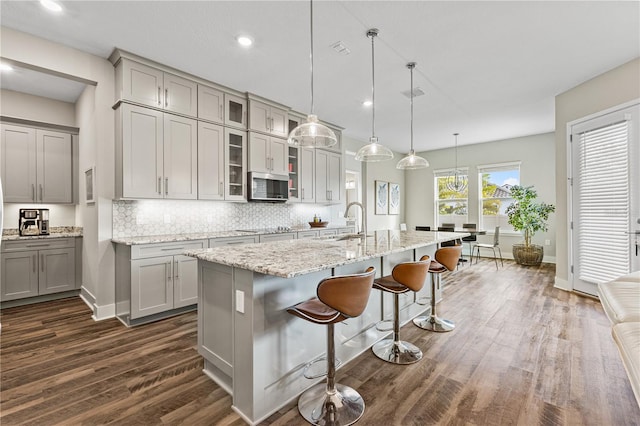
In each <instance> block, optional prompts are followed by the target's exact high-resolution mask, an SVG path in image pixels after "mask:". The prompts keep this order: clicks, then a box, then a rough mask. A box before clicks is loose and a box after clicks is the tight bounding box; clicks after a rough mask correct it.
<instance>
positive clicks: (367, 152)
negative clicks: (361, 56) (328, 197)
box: [356, 28, 393, 163]
mask: <svg viewBox="0 0 640 426" xmlns="http://www.w3.org/2000/svg"><path fill="white" fill-rule="evenodd" d="M377 35H378V29H377V28H372V29H370V30H368V31H367V37H371V138H369V142H370V143H369V144H368V145H365V146H363V147H362V148H360V149H359V150H358V152H357V153H356V160H357V161H365V162H367V163H371V162H376V161H386V160H391V159H392V158H393V152H392V151H391V150H390V149H389V148H387V147H386V146H383V145H380V144H379V143H378V138H377V137H376V136H375V134H376V72H375V67H374V63H375V61H374V58H375V56H374V52H375V50H374V47H373V44H374V43H373V40H374V39H375V38H376V37H377Z"/></svg>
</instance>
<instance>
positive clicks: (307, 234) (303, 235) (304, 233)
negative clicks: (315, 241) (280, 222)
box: [298, 231, 318, 240]
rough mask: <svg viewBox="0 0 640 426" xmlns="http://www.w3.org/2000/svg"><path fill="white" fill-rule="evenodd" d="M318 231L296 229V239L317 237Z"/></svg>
mask: <svg viewBox="0 0 640 426" xmlns="http://www.w3.org/2000/svg"><path fill="white" fill-rule="evenodd" d="M317 237H318V231H298V239H299V240H302V239H305V238H317Z"/></svg>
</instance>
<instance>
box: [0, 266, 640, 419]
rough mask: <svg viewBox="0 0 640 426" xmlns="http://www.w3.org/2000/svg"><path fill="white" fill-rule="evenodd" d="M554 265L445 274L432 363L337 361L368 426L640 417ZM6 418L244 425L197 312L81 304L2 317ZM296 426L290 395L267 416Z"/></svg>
mask: <svg viewBox="0 0 640 426" xmlns="http://www.w3.org/2000/svg"><path fill="white" fill-rule="evenodd" d="M554 275H555V271H554V266H553V265H549V264H543V265H542V266H540V267H537V268H536V267H528V268H527V267H521V266H519V265H516V264H515V263H513V262H510V261H507V262H505V266H504V268H501V269H500V270H499V271H497V272H496V270H495V266H494V264H493V262H491V261H489V260H484V261H481V262H480V264H479V265H473V266H472V267H467V266H464V267H463V268H462V269H460V270H459V271H458V272H455V273H452V274H450V275H449V276H448V277H447V278H446V281H447V283H448V287H447V288H446V291H445V294H444V300H443V302H442V303H441V304H440V305H439V309H440V312H441V314H442V316H444V317H446V318H449V319H453V320H455V321H456V323H457V328H456V329H455V330H454V331H453V332H451V333H445V334H436V333H430V332H427V331H423V330H420V329H418V328H416V327H415V326H413V325H412V324H409V325H407V326H405V327H403V328H402V330H401V336H402V338H403V339H405V340H408V341H411V342H413V343H414V344H416V345H417V346H418V347H420V348H421V349H422V351H423V352H424V358H423V359H422V360H421V361H420V362H418V363H416V364H412V365H409V366H396V365H391V364H388V363H385V362H383V361H380V360H378V359H377V358H375V357H374V356H373V354H372V353H371V352H370V351H367V352H366V353H364V354H362V355H361V356H360V357H358V358H357V359H356V360H354V361H353V362H350V363H348V364H347V365H345V366H344V367H342V368H341V369H339V370H338V381H339V382H341V383H344V384H346V385H350V386H352V387H354V388H356V389H358V391H359V392H360V393H361V394H362V396H363V397H364V399H365V401H366V404H367V408H366V412H365V414H364V416H363V417H362V419H361V420H360V422H359V424H363V425H386V426H388V425H403V426H404V425H433V424H447V425H448V424H452V425H463V424H465V425H466V424H473V425H511V424H513V425H515V424H519V425H533V424H542V425H638V424H640V409H639V407H638V405H637V403H636V401H635V399H634V397H633V394H632V391H631V387H630V385H629V381H628V379H627V376H626V374H625V371H624V368H623V366H622V363H621V361H620V356H619V354H618V351H617V349H616V347H615V345H614V343H613V340H612V338H611V326H610V324H609V322H608V320H607V318H606V317H605V315H604V313H603V311H602V308H601V306H600V304H599V302H598V301H597V300H594V299H591V298H587V297H581V296H578V295H576V294H572V293H567V292H564V291H561V290H557V289H554V288H553V279H554ZM0 321H1V323H2V330H1V335H0V336H1V349H0V369H1V373H2V382H1V383H0V387H1V391H0V404H1V405H0V423H1V424H2V425H3V426H7V425H27V424H28V425H49V424H63V425H76V424H84V425H102V424H120V425H156V424H174V425H178V424H185V425H242V424H244V423H243V422H242V420H240V418H239V417H238V415H237V414H235V413H234V412H233V411H232V410H231V408H230V405H231V399H230V398H229V396H228V395H227V394H226V393H225V392H224V391H223V390H221V389H220V388H219V387H218V386H216V385H215V384H214V383H213V382H212V381H211V380H209V379H208V378H207V377H206V376H205V375H204V374H203V373H202V371H201V370H202V359H201V357H200V356H199V355H198V354H197V352H196V349H195V345H196V315H195V313H188V314H184V315H181V316H178V317H174V318H171V319H168V320H164V321H160V322H157V323H154V324H150V325H146V326H141V327H138V328H133V329H127V328H126V327H124V326H123V325H122V324H121V323H120V322H118V321H117V320H115V319H113V320H106V321H101V322H94V321H93V320H92V319H91V317H90V312H89V310H88V309H87V307H86V306H85V305H84V304H83V303H82V302H81V301H80V300H79V299H77V298H76V299H66V300H62V301H56V302H48V303H42V304H39V305H32V306H26V307H19V308H11V309H5V310H3V311H2V313H1V317H0ZM264 424H267V425H302V424H305V422H304V421H303V420H302V419H301V418H300V417H299V415H298V412H297V407H296V406H295V404H294V403H292V404H289V405H288V406H286V407H285V408H283V409H282V410H280V411H279V412H278V413H276V414H274V415H273V416H271V417H270V418H269V419H268V420H267V421H265V422H264Z"/></svg>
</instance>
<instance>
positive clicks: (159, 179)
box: [157, 176, 162, 194]
mask: <svg viewBox="0 0 640 426" xmlns="http://www.w3.org/2000/svg"><path fill="white" fill-rule="evenodd" d="M157 190H158V194H162V178H161V177H160V176H158V188H157Z"/></svg>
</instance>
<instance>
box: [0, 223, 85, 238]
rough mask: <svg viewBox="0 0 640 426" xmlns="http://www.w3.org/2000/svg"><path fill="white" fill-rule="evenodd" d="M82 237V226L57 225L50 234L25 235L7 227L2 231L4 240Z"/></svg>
mask: <svg viewBox="0 0 640 426" xmlns="http://www.w3.org/2000/svg"><path fill="white" fill-rule="evenodd" d="M73 237H82V228H79V227H76V226H56V227H52V228H51V233H50V234H49V235H25V236H21V235H20V234H19V233H18V229H17V228H14V229H5V230H4V231H3V233H2V241H26V240H40V239H50V238H73Z"/></svg>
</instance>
